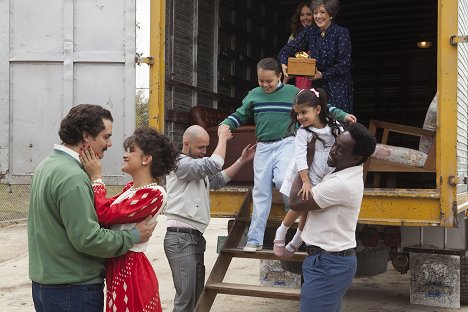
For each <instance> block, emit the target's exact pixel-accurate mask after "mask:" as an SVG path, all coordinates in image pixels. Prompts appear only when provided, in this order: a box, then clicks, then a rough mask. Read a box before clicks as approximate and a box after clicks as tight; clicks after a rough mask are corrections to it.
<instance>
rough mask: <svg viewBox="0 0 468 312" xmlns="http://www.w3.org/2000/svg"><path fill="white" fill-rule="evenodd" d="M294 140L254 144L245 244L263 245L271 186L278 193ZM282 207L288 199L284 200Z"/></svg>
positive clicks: (271, 191) (270, 199)
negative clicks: (249, 219) (250, 204)
mask: <svg viewBox="0 0 468 312" xmlns="http://www.w3.org/2000/svg"><path fill="white" fill-rule="evenodd" d="M294 149H295V145H294V137H293V136H290V137H287V138H284V139H282V140H279V141H277V142H274V143H262V142H258V143H257V150H256V152H255V157H254V166H253V168H254V187H253V190H252V200H253V212H252V222H251V223H250V227H249V234H248V237H247V243H248V244H256V245H257V246H262V245H263V236H264V234H265V228H266V224H267V221H268V216H269V215H270V210H271V201H272V198H271V197H272V193H273V186H275V187H276V188H277V189H278V190H279V189H280V188H281V185H282V184H283V180H284V176H285V175H286V171H287V169H288V166H289V163H290V162H291V159H292V158H293V157H294ZM283 201H284V204H285V206H287V204H288V197H287V196H283Z"/></svg>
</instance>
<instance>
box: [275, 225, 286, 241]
mask: <svg viewBox="0 0 468 312" xmlns="http://www.w3.org/2000/svg"><path fill="white" fill-rule="evenodd" d="M288 230H289V226H285V225H284V223H283V222H281V225H280V226H279V228H278V229H277V230H276V235H275V240H276V241H284V240H285V238H286V234H287V233H288Z"/></svg>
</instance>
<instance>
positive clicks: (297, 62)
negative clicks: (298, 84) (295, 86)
mask: <svg viewBox="0 0 468 312" xmlns="http://www.w3.org/2000/svg"><path fill="white" fill-rule="evenodd" d="M288 75H292V76H310V77H311V76H314V75H315V59H310V58H295V57H290V58H288Z"/></svg>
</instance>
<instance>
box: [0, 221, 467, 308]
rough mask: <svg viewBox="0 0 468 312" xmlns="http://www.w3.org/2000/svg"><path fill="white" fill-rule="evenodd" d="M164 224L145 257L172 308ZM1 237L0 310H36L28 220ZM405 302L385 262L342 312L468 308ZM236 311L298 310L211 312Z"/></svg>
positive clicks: (210, 243)
mask: <svg viewBox="0 0 468 312" xmlns="http://www.w3.org/2000/svg"><path fill="white" fill-rule="evenodd" d="M227 221H228V220H227V219H213V220H212V222H211V224H210V226H209V227H208V229H207V231H206V233H205V238H206V240H207V252H206V254H205V262H206V269H207V277H208V274H209V272H210V270H211V268H212V266H213V264H214V262H215V260H216V256H217V254H216V244H217V237H218V236H219V235H226V234H227V233H226V232H227V227H226V225H227ZM164 224H165V218H164V216H161V217H160V219H159V224H158V226H157V228H156V231H155V233H154V235H153V238H152V241H151V243H150V247H149V249H148V251H147V255H148V258H149V259H150V260H151V262H152V264H153V267H154V269H155V271H156V275H157V276H158V279H159V285H160V296H161V298H162V306H163V310H164V311H171V310H172V301H173V297H174V288H173V285H172V277H171V272H170V269H169V265H168V263H167V260H166V257H165V255H164V249H163V238H164V234H165V227H164ZM0 241H1V247H0V248H1V249H0V275H1V276H2V278H1V279H0V311H8V312H13V311H18V312H29V311H34V308H33V304H32V299H31V290H30V289H31V283H30V280H29V279H28V254H27V234H26V223H25V222H20V223H16V224H6V225H0ZM225 281H228V282H233V283H236V282H237V283H250V284H259V260H255V259H234V260H233V262H232V264H231V266H230V270H229V271H228V274H227V276H226V279H225ZM409 301H410V300H409V275H401V274H400V273H398V272H396V271H394V270H393V269H391V266H389V270H388V271H387V272H386V273H384V274H381V275H378V276H374V277H371V278H359V279H355V280H354V281H353V285H352V286H351V288H350V289H349V290H348V292H347V294H346V297H345V299H344V302H343V309H342V311H345V312H346V311H356V312H357V311H359V312H367V311H369V312H370V311H388V312H403V311H405V312H406V311H408V312H415V311H432V312H434V311H447V312H448V311H466V312H468V306H465V307H462V308H460V309H447V308H437V307H427V306H420V305H412V304H410V302H409ZM239 310H240V311H245V312H250V311H251V312H254V311H255V312H267V311H268V312H274V311H298V310H299V304H298V302H295V301H286V300H275V299H264V298H251V297H237V296H227V295H219V296H218V297H217V298H216V300H215V304H214V305H213V308H212V310H211V311H214V312H230V311H232V312H234V311H236V312H237V311H239Z"/></svg>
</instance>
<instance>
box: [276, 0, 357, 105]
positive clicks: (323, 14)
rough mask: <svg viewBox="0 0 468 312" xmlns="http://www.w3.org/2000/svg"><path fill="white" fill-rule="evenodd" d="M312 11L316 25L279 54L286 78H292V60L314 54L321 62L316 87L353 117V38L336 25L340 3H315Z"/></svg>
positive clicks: (315, 0) (325, 0)
mask: <svg viewBox="0 0 468 312" xmlns="http://www.w3.org/2000/svg"><path fill="white" fill-rule="evenodd" d="M310 8H311V9H312V11H313V17H314V23H315V25H312V26H310V27H305V28H304V30H302V31H301V32H300V33H299V34H297V36H296V38H295V39H294V40H292V41H290V42H288V43H287V44H286V45H285V46H284V47H283V48H282V49H281V50H280V52H279V54H278V60H279V61H280V63H281V67H282V69H283V74H284V76H285V77H287V76H288V74H287V68H288V66H287V62H288V57H290V56H294V54H295V53H296V52H299V51H310V57H311V58H314V59H316V61H317V63H316V64H317V72H316V74H315V76H314V77H313V78H312V79H313V81H314V82H313V84H314V87H316V88H323V89H324V90H325V92H326V93H327V96H328V100H329V104H331V105H333V106H335V107H338V108H340V109H342V110H344V111H346V112H349V113H352V111H353V81H352V78H351V38H350V35H349V31H348V29H346V28H345V27H342V26H339V25H337V24H335V23H334V22H333V19H334V18H335V17H336V15H337V13H338V10H339V1H338V0H312V1H311V4H310Z"/></svg>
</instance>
